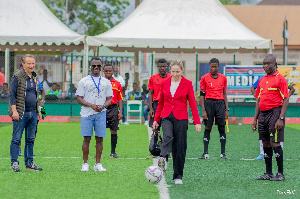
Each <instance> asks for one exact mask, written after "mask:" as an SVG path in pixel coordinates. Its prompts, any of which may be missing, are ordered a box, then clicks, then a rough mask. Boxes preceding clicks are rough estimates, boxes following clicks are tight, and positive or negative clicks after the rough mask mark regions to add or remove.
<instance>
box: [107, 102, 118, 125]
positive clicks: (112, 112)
mask: <svg viewBox="0 0 300 199" xmlns="http://www.w3.org/2000/svg"><path fill="white" fill-rule="evenodd" d="M118 114H119V110H118V105H117V104H113V105H110V106H108V107H107V110H106V128H110V129H111V130H113V131H117V130H119V120H118Z"/></svg>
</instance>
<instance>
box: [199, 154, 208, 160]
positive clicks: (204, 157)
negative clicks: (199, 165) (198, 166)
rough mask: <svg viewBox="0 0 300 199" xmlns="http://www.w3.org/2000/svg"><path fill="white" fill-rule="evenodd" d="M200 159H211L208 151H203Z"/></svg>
mask: <svg viewBox="0 0 300 199" xmlns="http://www.w3.org/2000/svg"><path fill="white" fill-rule="evenodd" d="M199 159H209V155H208V154H207V153H203V155H202V156H201V157H200V158H199Z"/></svg>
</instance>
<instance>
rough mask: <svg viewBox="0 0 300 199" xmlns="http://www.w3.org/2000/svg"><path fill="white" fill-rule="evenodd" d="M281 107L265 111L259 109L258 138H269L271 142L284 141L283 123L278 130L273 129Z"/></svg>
mask: <svg viewBox="0 0 300 199" xmlns="http://www.w3.org/2000/svg"><path fill="white" fill-rule="evenodd" d="M280 113H281V107H276V108H273V109H270V110H267V111H260V113H259V116H258V133H259V140H270V141H272V142H283V141H284V124H285V121H283V128H282V129H281V130H280V131H277V130H276V129H275V123H276V122H277V120H278V119H279V117H280Z"/></svg>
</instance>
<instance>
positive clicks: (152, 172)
mask: <svg viewBox="0 0 300 199" xmlns="http://www.w3.org/2000/svg"><path fill="white" fill-rule="evenodd" d="M162 175H163V170H162V169H161V168H160V167H159V166H150V167H148V168H147V169H146V172H145V176H146V179H147V181H149V182H152V183H158V182H159V181H160V180H161V179H162Z"/></svg>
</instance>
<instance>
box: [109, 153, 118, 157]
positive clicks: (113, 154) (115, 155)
mask: <svg viewBox="0 0 300 199" xmlns="http://www.w3.org/2000/svg"><path fill="white" fill-rule="evenodd" d="M110 157H111V158H119V156H118V155H117V154H116V153H111V154H110Z"/></svg>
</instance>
